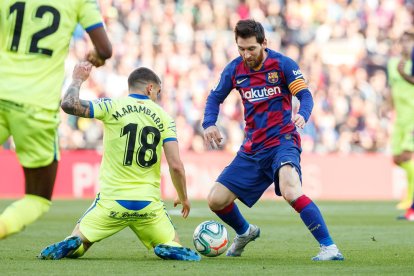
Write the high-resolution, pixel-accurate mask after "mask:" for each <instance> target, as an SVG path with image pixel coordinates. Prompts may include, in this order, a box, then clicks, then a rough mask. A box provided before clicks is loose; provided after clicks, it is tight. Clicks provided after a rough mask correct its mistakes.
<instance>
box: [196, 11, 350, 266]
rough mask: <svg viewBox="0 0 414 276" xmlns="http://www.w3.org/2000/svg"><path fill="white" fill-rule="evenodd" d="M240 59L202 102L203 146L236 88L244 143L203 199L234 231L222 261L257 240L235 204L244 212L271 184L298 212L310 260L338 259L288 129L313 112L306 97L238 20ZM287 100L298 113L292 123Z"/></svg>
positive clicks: (261, 36)
mask: <svg viewBox="0 0 414 276" xmlns="http://www.w3.org/2000/svg"><path fill="white" fill-rule="evenodd" d="M234 32H235V39H236V43H237V47H238V51H239V54H240V57H238V58H236V59H234V60H233V61H232V62H230V63H229V64H228V65H227V66H226V67H225V69H224V71H223V72H222V74H221V77H220V81H219V83H218V84H217V85H216V87H215V88H214V89H213V90H212V91H211V93H210V95H209V96H208V98H207V103H206V107H205V113H204V121H203V128H204V139H205V141H206V144H210V145H211V147H215V146H216V145H219V144H220V143H221V140H222V136H221V134H220V131H219V130H218V128H217V126H216V125H215V124H216V121H217V117H218V113H219V107H220V104H221V103H222V102H223V101H224V100H225V99H226V97H227V96H228V95H229V93H230V92H231V91H232V90H233V89H236V90H237V91H238V93H239V94H240V96H241V97H242V100H243V105H244V119H245V123H246V126H245V139H244V141H243V144H242V145H241V147H240V150H239V151H238V152H237V155H236V157H235V158H234V160H233V161H232V162H231V163H230V165H228V166H227V167H226V168H225V169H224V170H223V172H222V173H221V175H220V176H219V177H218V179H217V180H216V183H215V184H214V186H213V187H212V189H211V191H210V194H209V195H208V204H209V207H210V209H211V210H212V211H213V212H214V213H216V214H217V216H218V217H219V218H220V219H221V220H223V221H224V222H225V223H227V224H228V225H229V226H231V227H232V228H233V229H234V230H235V231H236V233H237V236H236V237H235V239H234V241H233V244H232V245H231V247H230V248H229V249H228V251H227V254H226V255H227V256H232V257H237V256H241V254H242V252H243V250H244V247H245V246H246V245H247V244H248V243H249V242H251V241H253V240H255V239H256V238H258V237H259V236H260V229H259V227H257V226H255V225H252V224H249V223H248V222H247V221H246V219H245V218H244V217H243V216H242V214H241V213H240V211H239V209H238V207H237V205H236V203H235V202H234V201H235V200H236V199H239V200H240V201H241V202H243V203H244V204H245V205H247V206H248V207H252V206H253V205H254V204H255V203H256V202H257V201H258V200H259V198H260V197H261V195H262V194H263V192H264V191H265V190H266V189H267V188H268V187H269V186H270V185H271V184H272V183H275V192H276V194H277V195H278V196H283V198H284V199H285V200H286V201H287V202H288V203H289V204H290V205H291V206H292V207H293V208H294V209H295V210H296V211H297V212H298V213H299V214H300V217H301V219H302V220H303V222H304V223H305V225H306V227H307V228H308V229H309V231H310V232H311V233H312V235H313V236H314V237H315V239H316V240H317V241H318V243H319V244H320V252H319V254H318V255H317V256H315V257H313V258H312V259H313V260H315V261H328V260H343V259H344V257H343V256H342V254H341V252H340V251H339V250H338V248H337V246H336V245H335V243H334V242H333V240H332V238H331V236H330V235H329V232H328V228H327V226H326V224H325V221H324V219H323V217H322V214H321V212H320V211H319V209H318V207H317V206H316V204H315V203H314V202H313V201H312V200H311V199H310V198H308V197H307V196H306V195H304V194H303V192H302V187H301V167H300V154H301V142H300V136H299V134H298V132H297V131H296V127H299V128H303V127H304V125H305V123H306V121H307V120H308V119H309V116H310V114H311V111H312V108H313V99H312V95H311V93H310V91H309V89H308V87H307V85H306V83H305V81H304V79H303V76H302V73H301V71H300V69H299V67H298V65H297V64H296V62H294V61H293V60H292V59H290V58H289V57H286V56H284V55H282V54H280V53H278V52H275V51H273V50H271V49H268V48H267V41H266V38H265V33H264V29H263V26H262V25H261V24H260V23H259V22H256V21H254V20H250V19H247V20H240V21H239V22H238V23H237V25H236V27H235V30H234ZM292 96H296V97H297V98H298V99H299V101H300V108H299V111H298V113H297V114H295V115H294V116H293V118H292Z"/></svg>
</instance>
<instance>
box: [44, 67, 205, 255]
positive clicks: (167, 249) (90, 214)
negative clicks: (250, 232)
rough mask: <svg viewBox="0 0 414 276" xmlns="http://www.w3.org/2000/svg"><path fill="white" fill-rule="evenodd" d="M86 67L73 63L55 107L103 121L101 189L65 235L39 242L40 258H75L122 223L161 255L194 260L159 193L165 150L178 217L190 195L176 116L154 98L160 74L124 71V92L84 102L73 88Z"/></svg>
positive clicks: (187, 206) (187, 209)
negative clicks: (55, 240) (69, 80)
mask: <svg viewBox="0 0 414 276" xmlns="http://www.w3.org/2000/svg"><path fill="white" fill-rule="evenodd" d="M91 68H92V65H91V64H89V63H88V62H82V63H80V64H78V65H76V67H75V69H74V72H73V81H72V83H71V85H70V86H69V88H68V90H67V91H66V94H65V95H64V97H63V100H62V104H61V106H62V109H63V110H64V111H65V112H66V113H68V114H72V115H76V116H80V117H85V118H95V119H98V120H101V121H102V122H103V123H104V139H103V148H104V153H103V157H102V163H101V167H100V171H99V184H100V192H99V193H98V194H97V196H96V199H95V201H94V203H93V204H92V206H91V207H90V208H89V209H88V210H87V211H86V212H85V214H84V215H83V216H82V217H81V218H80V219H79V221H78V223H77V225H76V226H75V229H74V230H73V232H72V234H71V236H69V237H67V238H66V239H65V240H63V241H61V242H58V243H55V244H52V245H50V246H48V247H46V248H45V249H43V250H42V252H41V253H40V255H39V258H40V259H53V260H57V259H61V258H64V257H69V258H77V257H80V256H82V255H83V254H84V253H85V251H86V250H87V249H88V248H89V247H90V246H91V245H92V244H93V243H95V242H98V241H100V240H102V239H105V238H107V237H109V236H111V235H113V234H115V233H117V232H119V231H121V230H123V229H124V228H126V227H129V228H130V229H132V231H133V232H134V233H135V234H136V236H137V237H138V238H139V239H140V240H141V242H142V243H143V244H144V245H145V246H146V247H147V248H148V249H150V248H154V252H155V254H156V255H157V256H159V257H160V258H163V259H172V260H183V261H199V260H200V256H199V255H198V254H197V253H196V252H195V251H193V250H191V249H189V248H184V247H182V246H181V245H180V243H179V240H178V236H177V233H176V231H175V228H174V225H173V224H172V222H171V219H170V217H169V216H168V214H167V212H166V210H165V206H164V203H163V202H162V200H161V190H160V182H161V154H162V150H164V153H165V157H166V160H167V163H168V166H169V169H170V175H171V179H172V182H173V184H174V187H175V189H176V191H177V194H178V198H177V199H176V200H175V202H174V206H176V205H177V204H180V203H181V204H182V210H181V213H182V216H183V217H184V218H186V217H187V216H188V214H189V212H190V202H189V200H188V197H187V188H186V179H185V171H184V166H183V163H182V161H181V159H180V155H179V148H178V142H177V134H176V127H175V122H174V120H173V119H172V118H171V117H170V116H169V115H168V114H167V113H166V112H165V111H164V110H163V109H162V108H161V107H160V106H159V105H158V104H157V103H156V100H157V96H158V95H159V94H160V92H161V80H160V79H159V77H158V76H157V75H156V74H155V73H154V72H153V71H151V70H150V69H148V68H144V67H141V68H138V69H136V70H134V71H133V72H132V73H131V74H130V76H129V77H128V87H129V96H128V97H124V98H119V99H99V100H96V101H85V100H81V99H79V90H80V87H81V84H82V83H83V82H84V81H85V80H86V79H87V78H88V76H89V73H90V71H91Z"/></svg>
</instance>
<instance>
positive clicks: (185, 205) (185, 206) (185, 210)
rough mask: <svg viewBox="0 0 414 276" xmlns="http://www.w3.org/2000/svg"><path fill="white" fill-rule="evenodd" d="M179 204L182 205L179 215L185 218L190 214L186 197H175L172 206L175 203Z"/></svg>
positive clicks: (175, 204)
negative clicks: (181, 198)
mask: <svg viewBox="0 0 414 276" xmlns="http://www.w3.org/2000/svg"><path fill="white" fill-rule="evenodd" d="M179 204H182V205H183V208H182V209H181V215H182V216H183V218H187V217H188V215H189V214H190V209H191V205H190V201H189V200H188V199H186V200H180V199H179V198H178V197H177V198H176V199H175V200H174V207H177V205H179Z"/></svg>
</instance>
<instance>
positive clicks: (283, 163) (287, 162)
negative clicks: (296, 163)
mask: <svg viewBox="0 0 414 276" xmlns="http://www.w3.org/2000/svg"><path fill="white" fill-rule="evenodd" d="M290 163H292V162H290V161H286V162H280V166H283V165H286V164H290Z"/></svg>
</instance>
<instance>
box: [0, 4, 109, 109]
mask: <svg viewBox="0 0 414 276" xmlns="http://www.w3.org/2000/svg"><path fill="white" fill-rule="evenodd" d="M78 23H80V25H81V26H82V27H83V28H84V29H85V30H86V31H90V30H92V29H94V28H97V27H100V26H103V23H102V17H101V14H100V11H99V7H98V5H97V2H96V0H59V1H50V0H20V1H18V0H1V1H0V76H1V78H0V99H3V100H9V101H14V102H18V103H24V104H25V103H28V104H31V105H35V106H39V107H41V108H45V109H51V110H57V109H58V107H59V100H60V96H61V89H62V84H63V79H64V61H65V58H66V56H67V53H68V49H69V43H70V40H71V38H72V33H73V31H74V30H75V27H76V26H77V24H78Z"/></svg>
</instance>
